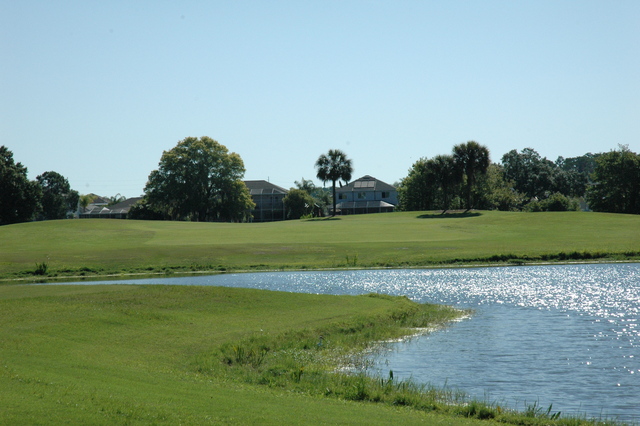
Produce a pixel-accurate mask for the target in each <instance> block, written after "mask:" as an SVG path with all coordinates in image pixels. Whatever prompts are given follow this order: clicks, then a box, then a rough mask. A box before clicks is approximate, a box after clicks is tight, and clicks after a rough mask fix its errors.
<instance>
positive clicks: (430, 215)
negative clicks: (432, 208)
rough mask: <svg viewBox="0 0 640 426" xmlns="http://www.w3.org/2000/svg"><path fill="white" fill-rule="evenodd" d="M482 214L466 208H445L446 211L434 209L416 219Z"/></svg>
mask: <svg viewBox="0 0 640 426" xmlns="http://www.w3.org/2000/svg"><path fill="white" fill-rule="evenodd" d="M478 216H482V213H480V212H477V211H466V210H447V211H446V212H442V211H436V212H431V213H425V214H421V215H419V216H417V218H418V219H462V218H465V217H478Z"/></svg>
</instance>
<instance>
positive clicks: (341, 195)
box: [338, 193, 347, 200]
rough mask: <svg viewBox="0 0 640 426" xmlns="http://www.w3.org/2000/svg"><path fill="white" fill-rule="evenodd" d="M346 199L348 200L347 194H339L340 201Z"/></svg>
mask: <svg viewBox="0 0 640 426" xmlns="http://www.w3.org/2000/svg"><path fill="white" fill-rule="evenodd" d="M346 199H347V194H345V193H340V194H338V200H346Z"/></svg>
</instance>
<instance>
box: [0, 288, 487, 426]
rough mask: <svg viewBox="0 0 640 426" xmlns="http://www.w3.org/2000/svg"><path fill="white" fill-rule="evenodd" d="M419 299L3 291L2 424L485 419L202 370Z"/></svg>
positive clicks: (243, 292) (206, 291)
mask: <svg viewBox="0 0 640 426" xmlns="http://www.w3.org/2000/svg"><path fill="white" fill-rule="evenodd" d="M409 304H411V302H409V301H408V300H406V299H402V298H377V297H367V296H356V297H353V296H327V295H305V294H289V293H279V292H269V291H259V290H249V289H229V288H215V287H191V286H189V287H182V286H178V287H174V286H122V285H120V286H39V285H27V286H16V285H6V286H1V287H0V312H2V315H0V400H1V401H2V409H0V424H7V425H8V424H12V425H14V424H25V425H26V424H29V425H31V424H105V425H106V424H158V423H163V424H363V425H365V424H396V423H397V424H418V423H423V424H459V425H467V424H486V422H478V421H474V420H472V419H461V418H454V417H451V416H444V415H436V414H429V413H425V412H420V411H416V410H411V409H408V408H402V407H399V408H395V407H391V406H388V405H382V404H371V403H357V402H347V401H344V400H338V399H335V398H323V397H313V396H305V395H304V394H301V393H296V392H285V391H282V390H279V389H277V388H270V387H266V386H257V385H253V386H252V385H248V384H244V383H243V382H242V381H238V380H232V379H230V378H225V376H224V374H223V375H216V374H207V373H204V374H202V373H199V372H198V362H199V361H198V360H199V359H201V358H202V357H203V356H204V355H206V354H208V353H210V352H211V351H214V350H215V349H216V348H218V347H219V346H220V345H222V344H225V343H234V342H239V341H241V340H242V339H246V338H247V337H249V336H255V335H278V334H280V333H284V332H295V331H296V330H315V329H317V328H321V327H326V326H330V325H331V324H336V323H344V324H349V323H351V321H353V320H354V318H358V317H362V316H372V317H376V316H377V315H382V316H384V315H389V314H390V313H392V312H402V310H403V309H407V306H409ZM218 364H219V365H220V366H221V367H222V366H223V365H222V363H221V362H220V361H218Z"/></svg>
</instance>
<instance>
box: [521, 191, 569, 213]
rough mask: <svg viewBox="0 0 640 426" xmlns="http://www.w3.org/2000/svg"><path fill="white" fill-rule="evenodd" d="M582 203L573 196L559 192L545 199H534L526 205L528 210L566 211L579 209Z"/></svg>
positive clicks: (525, 208)
mask: <svg viewBox="0 0 640 426" xmlns="http://www.w3.org/2000/svg"><path fill="white" fill-rule="evenodd" d="M579 209H580V203H579V202H578V201H577V200H576V199H573V198H569V197H567V196H565V195H563V194H561V193H559V192H556V193H554V194H552V195H551V196H550V197H549V198H547V199H545V200H533V201H531V202H530V203H529V204H527V205H526V206H525V207H524V210H525V211H528V212H566V211H577V210H579Z"/></svg>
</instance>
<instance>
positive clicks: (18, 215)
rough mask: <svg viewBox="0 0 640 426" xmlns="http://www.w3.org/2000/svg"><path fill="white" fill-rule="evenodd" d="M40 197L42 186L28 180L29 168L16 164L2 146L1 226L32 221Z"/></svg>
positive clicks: (0, 177) (0, 160) (0, 162)
mask: <svg viewBox="0 0 640 426" xmlns="http://www.w3.org/2000/svg"><path fill="white" fill-rule="evenodd" d="M40 195H41V190H40V186H39V185H38V184H37V183H36V182H33V181H29V179H27V168H26V167H24V166H23V165H22V164H21V163H16V162H14V160H13V153H12V152H11V151H9V149H8V148H7V147H6V146H4V145H3V146H0V225H5V224H8V223H18V222H26V221H29V220H32V219H33V218H34V217H35V214H36V211H37V209H38V201H39V199H40Z"/></svg>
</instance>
